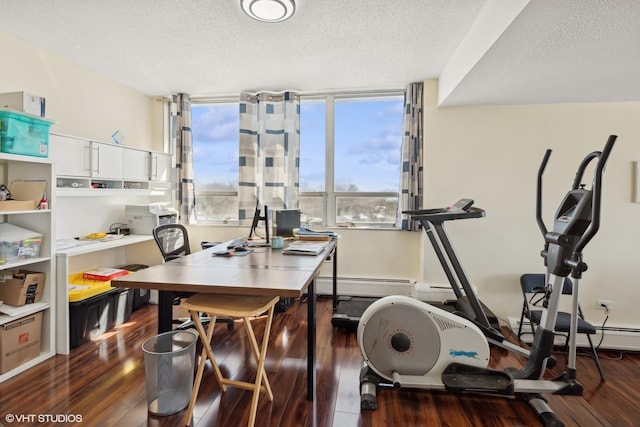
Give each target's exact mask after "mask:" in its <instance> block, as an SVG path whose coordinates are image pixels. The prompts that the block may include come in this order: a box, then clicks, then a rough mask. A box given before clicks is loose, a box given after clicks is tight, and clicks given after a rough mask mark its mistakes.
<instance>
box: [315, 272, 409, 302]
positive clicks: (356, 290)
mask: <svg viewBox="0 0 640 427" xmlns="http://www.w3.org/2000/svg"><path fill="white" fill-rule="evenodd" d="M412 290H413V281H411V280H402V279H399V280H396V279H365V278H362V279H361V278H341V277H339V278H338V295H349V296H359V297H365V296H366V297H379V298H381V297H384V296H387V295H407V296H411V293H412ZM316 293H317V294H318V295H333V279H332V278H331V277H318V278H317V279H316Z"/></svg>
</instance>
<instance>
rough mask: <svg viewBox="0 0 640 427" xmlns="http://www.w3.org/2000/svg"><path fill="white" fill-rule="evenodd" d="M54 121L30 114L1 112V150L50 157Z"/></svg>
mask: <svg viewBox="0 0 640 427" xmlns="http://www.w3.org/2000/svg"><path fill="white" fill-rule="evenodd" d="M52 124H53V122H52V121H50V120H46V119H43V118H41V117H36V116H32V115H30V114H23V113H17V112H14V111H9V110H0V150H1V151H2V152H3V153H11V154H23V155H26V156H35V157H49V128H50V127H51V125H52Z"/></svg>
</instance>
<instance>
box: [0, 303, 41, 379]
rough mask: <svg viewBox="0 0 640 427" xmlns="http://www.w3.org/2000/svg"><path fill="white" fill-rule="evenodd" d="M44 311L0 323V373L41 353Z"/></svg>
mask: <svg viewBox="0 0 640 427" xmlns="http://www.w3.org/2000/svg"><path fill="white" fill-rule="evenodd" d="M41 335H42V312H37V313H34V314H31V315H29V316H25V317H22V318H20V319H16V320H14V321H12V322H8V323H5V324H3V325H0V374H4V373H5V372H8V371H10V370H11V369H13V368H16V367H18V366H20V365H22V364H23V363H25V362H28V361H29V360H31V359H33V358H36V357H38V356H39V355H40V341H41Z"/></svg>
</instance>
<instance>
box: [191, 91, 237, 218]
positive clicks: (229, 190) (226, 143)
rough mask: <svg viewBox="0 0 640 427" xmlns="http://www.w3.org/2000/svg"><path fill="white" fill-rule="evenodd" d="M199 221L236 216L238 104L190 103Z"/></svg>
mask: <svg viewBox="0 0 640 427" xmlns="http://www.w3.org/2000/svg"><path fill="white" fill-rule="evenodd" d="M191 129H192V136H193V175H194V178H195V190H196V214H197V219H198V222H210V221H214V222H218V221H219V222H229V221H230V220H231V221H236V220H237V217H238V129H239V115H238V103H212V104H196V103H192V105H191Z"/></svg>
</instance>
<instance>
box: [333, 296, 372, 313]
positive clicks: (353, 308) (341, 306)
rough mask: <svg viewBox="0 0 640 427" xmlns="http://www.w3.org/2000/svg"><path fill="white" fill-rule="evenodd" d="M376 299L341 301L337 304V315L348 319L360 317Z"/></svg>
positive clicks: (354, 298)
mask: <svg viewBox="0 0 640 427" xmlns="http://www.w3.org/2000/svg"><path fill="white" fill-rule="evenodd" d="M376 299H377V298H356V297H353V298H351V299H348V300H342V301H340V302H339V303H338V313H341V314H346V315H347V316H349V317H360V316H362V313H364V311H365V310H366V309H367V307H369V306H370V305H371V304H372V303H373V302H374V301H376Z"/></svg>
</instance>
